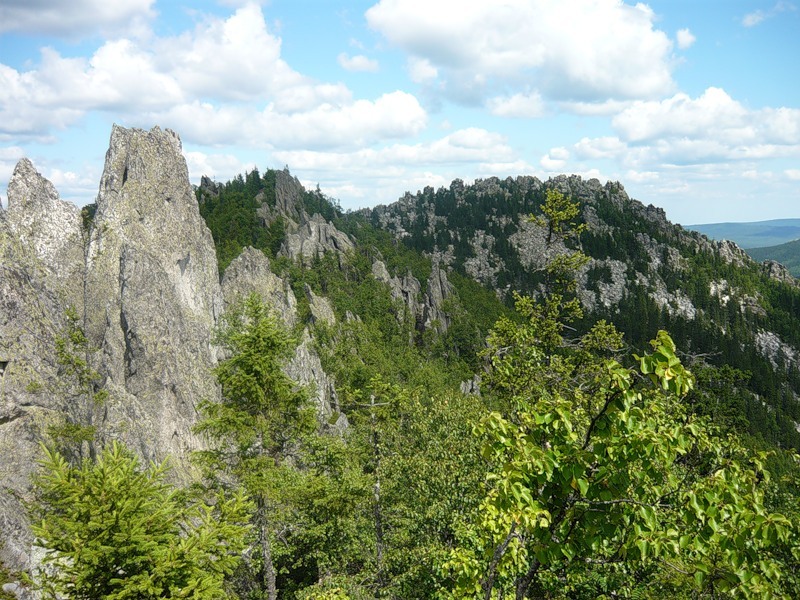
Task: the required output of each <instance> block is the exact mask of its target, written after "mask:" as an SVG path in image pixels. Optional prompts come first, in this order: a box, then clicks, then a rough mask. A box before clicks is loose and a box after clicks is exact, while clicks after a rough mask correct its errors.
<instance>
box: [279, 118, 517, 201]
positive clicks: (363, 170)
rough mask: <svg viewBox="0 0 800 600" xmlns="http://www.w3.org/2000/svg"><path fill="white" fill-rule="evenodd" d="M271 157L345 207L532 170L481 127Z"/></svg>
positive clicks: (300, 151)
mask: <svg viewBox="0 0 800 600" xmlns="http://www.w3.org/2000/svg"><path fill="white" fill-rule="evenodd" d="M272 158H273V159H274V160H275V161H276V162H278V163H280V164H288V165H289V167H290V168H291V169H292V172H293V173H295V174H297V176H298V177H299V178H300V180H301V181H304V182H309V183H310V184H311V185H316V183H317V182H321V185H322V186H323V189H324V191H325V193H327V194H330V195H332V196H334V197H343V205H344V206H345V208H356V207H358V206H366V205H374V204H376V203H388V202H394V201H395V200H397V198H398V197H399V196H400V195H401V194H402V192H403V190H410V191H414V190H417V189H422V188H423V187H425V186H432V187H434V188H436V187H440V186H443V185H444V186H449V185H450V182H451V181H452V180H453V179H455V178H460V179H463V180H468V179H469V178H474V177H485V176H491V175H501V176H508V175H518V174H520V173H525V172H531V171H532V168H531V166H530V165H528V164H527V163H525V162H524V161H522V160H520V159H519V157H518V156H517V154H516V152H515V151H514V150H513V149H512V148H511V147H510V146H509V145H508V142H507V140H506V138H505V137H504V136H502V135H499V134H497V133H493V132H490V131H487V130H485V129H480V128H467V129H460V130H457V131H454V132H452V133H451V134H449V135H445V136H443V137H441V138H439V139H436V140H432V141H428V142H420V143H417V144H403V143H398V144H392V145H389V146H384V147H380V148H360V149H352V150H342V151H334V152H321V151H310V150H291V151H284V150H280V151H274V152H272ZM398 182H402V183H401V184H400V185H401V186H402V187H400V188H398Z"/></svg>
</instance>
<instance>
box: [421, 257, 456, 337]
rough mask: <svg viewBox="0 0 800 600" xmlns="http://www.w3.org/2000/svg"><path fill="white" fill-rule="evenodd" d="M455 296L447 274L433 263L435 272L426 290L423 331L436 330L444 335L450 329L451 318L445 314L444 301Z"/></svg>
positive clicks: (433, 271)
mask: <svg viewBox="0 0 800 600" xmlns="http://www.w3.org/2000/svg"><path fill="white" fill-rule="evenodd" d="M452 295H453V286H452V285H451V283H450V282H449V281H448V280H447V273H445V272H444V271H443V270H442V269H440V268H439V264H438V263H433V270H432V271H431V275H430V277H428V287H427V289H426V290H425V301H424V310H423V329H425V330H426V331H427V330H429V329H434V330H435V331H437V332H438V333H440V334H441V333H444V332H445V331H447V329H448V327H450V317H448V316H447V313H445V312H444V310H443V306H444V301H445V300H446V299H447V298H449V297H450V296H452Z"/></svg>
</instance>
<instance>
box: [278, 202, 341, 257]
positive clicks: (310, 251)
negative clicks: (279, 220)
mask: <svg viewBox="0 0 800 600" xmlns="http://www.w3.org/2000/svg"><path fill="white" fill-rule="evenodd" d="M352 249H353V242H352V241H350V238H349V237H347V235H345V234H344V233H342V232H341V231H339V230H338V229H336V227H335V226H334V225H333V224H331V223H328V222H327V221H326V220H325V219H323V218H322V216H321V215H318V214H315V215H314V216H313V217H311V218H310V219H308V220H307V221H305V222H304V223H302V224H301V225H300V228H299V229H298V230H297V231H296V232H295V233H289V234H287V235H286V240H285V241H284V243H283V247H282V248H281V251H280V254H281V255H282V256H288V257H289V258H291V259H292V260H293V261H297V262H299V263H301V264H302V265H304V266H308V265H310V264H311V263H312V262H313V260H314V259H316V258H321V257H322V256H323V255H324V254H325V253H326V252H334V253H336V254H337V255H339V257H340V264H341V255H342V254H344V253H345V252H348V251H350V250H352Z"/></svg>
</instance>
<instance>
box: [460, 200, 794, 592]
mask: <svg viewBox="0 0 800 600" xmlns="http://www.w3.org/2000/svg"><path fill="white" fill-rule="evenodd" d="M550 200H552V201H553V202H554V203H555V207H554V209H553V210H550V211H548V210H547V205H546V206H545V210H544V213H545V219H546V221H545V222H543V223H540V224H545V225H547V223H548V220H549V223H550V225H549V227H548V232H549V237H548V239H549V241H550V242H551V243H554V242H556V241H558V239H559V237H560V238H561V240H562V241H563V239H565V238H566V237H567V236H568V230H565V229H563V228H562V227H561V226H560V225H559V224H552V221H553V219H560V218H561V216H563V215H565V214H568V211H566V209H564V207H563V206H562V202H561V200H562V199H561V198H559V197H558V196H556V195H550V194H548V201H550ZM556 209H557V210H556ZM567 218H569V217H567ZM554 236H555V237H554ZM559 256H567V255H566V254H563V253H562V254H560V255H559ZM570 260H571V259H559V258H558V256H556V257H555V260H554V261H552V262H551V264H550V265H548V267H547V271H548V276H549V282H550V286H549V289H548V291H549V294H548V295H546V296H545V297H544V298H540V299H539V300H536V299H534V298H529V297H525V298H523V297H518V300H517V310H518V312H519V313H520V315H521V317H522V319H521V322H519V323H515V322H512V321H511V320H509V319H501V320H500V321H499V322H498V324H497V326H496V327H495V329H494V330H493V332H492V334H491V335H490V337H489V349H488V352H487V356H488V358H489V360H490V367H489V371H488V373H487V376H486V378H485V381H486V384H487V386H486V387H487V389H489V390H491V391H492V393H493V394H494V396H495V398H496V401H497V405H498V406H499V407H500V410H498V411H495V412H492V413H491V414H489V415H488V416H487V417H486V418H484V419H483V420H482V421H481V423H480V425H479V426H478V427H477V428H476V431H477V433H478V434H479V435H480V436H482V437H483V439H484V446H483V453H484V457H485V458H486V459H487V460H488V461H489V465H490V474H489V477H488V479H487V485H488V490H487V493H486V495H485V498H484V500H483V502H482V505H481V511H480V513H479V515H478V516H477V517H476V518H475V519H473V520H472V521H471V522H467V523H465V525H464V528H463V529H462V530H461V531H460V534H459V542H460V543H459V545H458V547H457V548H456V549H454V550H453V552H452V553H451V555H450V560H449V561H447V562H445V564H444V568H445V570H446V571H447V572H449V573H450V575H451V577H452V578H453V587H452V589H453V596H455V597H480V598H485V599H487V600H489V599H490V598H493V597H498V598H500V597H505V596H506V595H514V596H515V597H516V598H518V599H522V598H529V597H563V596H567V597H591V598H597V597H611V596H610V593H609V592H610V591H614V592H615V593H616V592H618V591H620V590H621V591H624V592H625V593H626V594H633V593H643V591H644V590H645V589H649V592H648V593H653V592H654V591H656V596H661V597H663V596H665V595H672V594H674V593H675V591H676V590H681V591H683V592H688V593H692V594H698V593H699V594H703V595H705V594H708V595H709V596H711V597H717V596H718V595H719V594H733V595H740V596H744V597H752V598H767V597H789V590H788V588H787V587H785V585H784V581H785V578H784V575H785V574H786V572H787V566H788V563H787V561H786V557H787V556H794V557H795V559H796V558H797V557H798V556H800V554H799V553H798V546H797V542H796V539H795V535H796V532H795V527H794V525H793V523H792V522H791V521H790V520H789V519H787V518H786V517H785V516H783V515H781V514H779V513H772V512H770V511H769V510H768V508H767V505H766V503H765V495H764V494H765V489H766V485H765V484H764V482H765V481H766V480H767V479H768V478H769V475H768V473H767V471H766V470H765V469H764V461H765V458H766V457H765V456H764V455H763V454H755V455H754V454H752V453H750V452H748V451H746V450H745V449H744V448H743V447H742V446H741V445H740V444H739V443H738V442H737V441H736V440H735V439H733V438H726V437H724V436H722V435H720V434H719V432H718V430H717V429H715V428H714V427H713V426H712V424H711V423H710V422H709V421H708V420H706V419H704V418H702V417H697V416H695V415H692V414H690V413H689V412H688V411H687V404H686V402H685V401H684V400H683V398H684V397H685V396H686V395H687V394H688V393H689V392H690V391H691V390H692V389H693V387H694V384H695V379H694V376H693V375H692V374H691V373H690V372H689V371H688V370H687V369H685V368H684V367H683V365H682V364H681V362H680V360H679V359H678V357H677V355H676V348H675V345H674V343H673V341H672V340H671V338H670V337H669V336H668V335H667V334H666V333H665V332H663V331H661V332H659V334H658V336H657V337H656V339H655V340H654V341H653V342H652V346H653V351H652V353H650V354H647V355H645V356H642V357H636V360H637V363H638V369H631V368H627V367H625V366H623V365H622V364H621V363H620V362H619V361H618V360H617V358H616V357H615V353H617V352H618V351H619V349H620V346H621V336H620V335H619V334H618V333H617V332H616V330H615V329H614V328H613V327H612V326H610V325H607V324H605V323H604V322H602V321H601V322H599V323H597V324H596V325H595V326H594V327H593V328H592V329H591V330H590V331H589V332H588V333H587V334H585V335H584V336H581V337H574V338H568V337H566V336H565V332H569V331H570V330H569V327H568V325H567V323H569V322H570V321H571V320H574V319H576V318H579V317H580V306H579V305H578V304H577V301H576V299H575V298H574V296H573V297H571V293H572V292H573V291H574V284H573V280H574V275H575V271H576V270H577V268H578V267H579V265H580V260H577V261H575V262H573V263H572V265H570V262H569V261H570ZM570 270H572V275H570ZM571 278H572V279H571ZM604 594H605V595H604Z"/></svg>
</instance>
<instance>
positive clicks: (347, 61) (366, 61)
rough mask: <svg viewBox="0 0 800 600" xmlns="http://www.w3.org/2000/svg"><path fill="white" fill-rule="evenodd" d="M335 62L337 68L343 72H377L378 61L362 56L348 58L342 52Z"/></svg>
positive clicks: (348, 56)
mask: <svg viewBox="0 0 800 600" xmlns="http://www.w3.org/2000/svg"><path fill="white" fill-rule="evenodd" d="M336 60H337V61H338V62H339V66H340V67H342V68H343V69H344V70H345V71H366V72H370V73H374V72H375V71H377V70H378V61H377V60H374V59H372V58H368V57H366V56H364V55H363V54H356V55H355V56H350V55H348V54H347V53H345V52H342V53H341V54H339V56H338V57H337V59H336Z"/></svg>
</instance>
